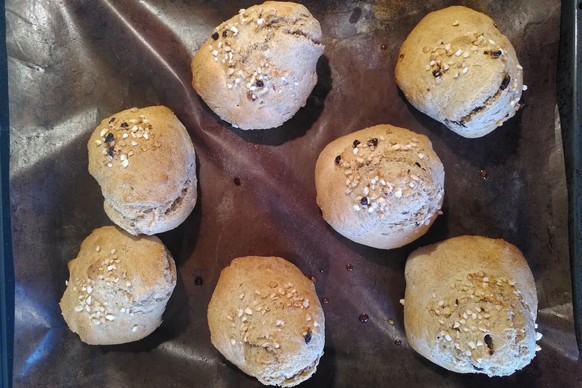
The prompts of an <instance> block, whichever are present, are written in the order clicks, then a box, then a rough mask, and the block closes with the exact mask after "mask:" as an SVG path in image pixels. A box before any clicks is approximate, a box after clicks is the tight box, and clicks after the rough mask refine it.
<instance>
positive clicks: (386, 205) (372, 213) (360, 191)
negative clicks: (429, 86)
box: [315, 124, 445, 249]
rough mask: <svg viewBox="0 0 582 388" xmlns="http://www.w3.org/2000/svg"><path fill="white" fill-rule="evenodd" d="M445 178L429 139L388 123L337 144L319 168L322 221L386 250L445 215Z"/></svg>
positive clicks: (327, 151)
mask: <svg viewBox="0 0 582 388" xmlns="http://www.w3.org/2000/svg"><path fill="white" fill-rule="evenodd" d="M444 179H445V172H444V169H443V165H442V163H441V161H440V159H439V158H438V156H437V154H436V153H435V152H434V151H433V149H432V144H431V142H430V140H429V139H428V138H427V137H426V136H423V135H420V134H417V133H414V132H412V131H409V130H408V129H404V128H398V127H394V126H392V125H387V124H383V125H377V126H374V127H370V128H366V129H363V130H360V131H357V132H354V133H351V134H349V135H346V136H343V137H340V138H339V139H336V140H334V141H333V142H331V143H329V144H328V145H327V146H326V147H325V148H324V149H323V151H322V152H321V154H320V155H319V158H318V159H317V163H316V166H315V186H316V191H317V204H318V205H319V207H320V208H321V211H322V215H323V218H324V219H325V220H326V221H327V222H328V223H329V224H330V225H331V227H332V228H334V229H335V230H336V231H337V232H338V233H340V234H341V235H343V236H345V237H347V238H349V239H350V240H352V241H355V242H357V243H360V244H364V245H368V246H371V247H374V248H381V249H392V248H398V247H401V246H403V245H406V244H408V243H410V242H412V241H414V240H416V239H417V238H419V237H420V236H422V235H424V234H425V233H426V232H427V230H428V229H429V227H430V225H431V224H432V223H433V222H434V220H435V219H436V217H437V216H438V215H439V214H440V213H441V212H440V208H441V206H442V203H443V197H444Z"/></svg>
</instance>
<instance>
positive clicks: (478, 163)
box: [4, 0, 581, 387]
mask: <svg viewBox="0 0 582 388" xmlns="http://www.w3.org/2000/svg"><path fill="white" fill-rule="evenodd" d="M304 3H305V4H306V6H307V7H308V8H309V9H310V10H311V11H312V13H313V14H314V15H315V16H316V17H317V18H318V19H319V20H320V22H321V24H322V29H323V32H324V36H325V40H324V43H325V45H326V51H325V54H324V56H323V57H322V59H321V60H320V62H319V64H318V74H319V82H318V85H317V86H316V88H315V90H314V92H313V93H312V95H311V97H310V98H309V100H308V103H307V105H306V107H305V108H303V109H302V110H301V111H300V112H299V113H298V114H297V115H296V116H295V117H294V118H293V119H292V120H290V121H289V122H288V123H286V124H285V125H283V126H282V127H281V128H278V129H275V130H270V131H257V132H244V131H241V130H237V129H234V128H232V127H231V126H229V125H228V124H226V123H224V122H222V121H220V120H219V119H218V118H217V117H216V116H215V115H214V114H213V113H212V112H211V111H210V110H209V109H208V108H207V107H206V106H205V105H204V103H203V102H202V101H201V100H200V99H199V98H198V97H197V96H196V94H195V93H194V91H193V90H192V88H191V87H190V80H191V76H190V69H189V62H190V57H191V55H192V53H193V52H194V51H195V50H196V48H198V47H199V46H200V45H201V44H202V42H204V41H205V40H206V39H207V37H208V36H210V34H211V32H212V30H213V28H214V27H215V26H216V25H218V24H219V23H220V22H221V21H222V20H225V19H227V18H229V17H231V16H232V15H234V14H236V13H237V11H238V9H239V8H245V7H248V6H249V5H251V4H252V3H251V2H249V1H240V0H239V1H195V0H191V1H187V0H183V1H180V0H176V1H171V2H168V1H163V0H147V1H140V2H125V1H112V0H109V1H106V0H101V1H92V2H77V1H55V2H39V1H32V0H30V1H16V0H9V1H8V2H7V4H6V17H7V24H6V31H7V37H6V39H7V51H8V81H9V82H8V84H9V95H10V100H9V104H10V105H9V107H10V123H11V126H10V199H11V205H10V206H11V207H10V213H11V223H12V225H11V230H12V234H13V237H12V239H13V249H14V267H15V288H14V294H15V301H16V307H15V320H14V321H15V336H14V370H13V372H14V373H13V383H14V385H15V386H19V387H37V386H59V387H60V386H75V387H77V386H114V387H117V386H140V387H149V386H152V387H153V386H160V385H163V386H175V387H180V386H201V387H202V386H204V387H207V386H214V387H233V386H239V387H254V386H259V384H258V382H256V380H254V379H252V378H249V377H248V376H245V375H244V374H243V373H241V372H240V371H239V370H238V369H237V368H235V367H234V366H232V365H231V364H229V363H228V362H227V361H225V359H224V358H223V357H222V356H221V355H220V354H219V353H218V352H217V351H216V350H215V349H214V348H213V347H212V345H211V344H210V340H209V332H208V327H207V323H206V307H207V304H208V301H209V299H210V296H211V294H212V290H213V289H214V285H215V284H216V281H217V278H218V274H219V273H220V270H221V269H222V268H223V267H224V266H226V265H227V264H228V262H229V261H230V260H231V259H232V258H234V257H237V256H243V255H249V254H253V255H278V256H282V257H285V258H287V259H289V260H290V261H292V262H293V263H295V264H296V265H297V266H298V267H299V268H300V269H301V270H302V271H303V272H304V273H305V274H306V275H309V276H313V277H314V278H315V279H316V289H317V292H318V295H320V297H321V298H322V301H325V302H327V303H324V304H323V307H324V311H325V314H326V348H325V355H324V357H323V358H322V360H321V364H320V366H319V368H318V372H317V373H316V374H315V375H314V376H313V378H312V379H310V380H309V381H308V382H306V383H305V386H314V387H320V386H338V387H365V386H385V385H387V384H393V385H395V386H447V387H448V386H450V387H458V386H467V385H470V386H489V385H500V386H576V385H579V384H580V383H581V381H580V377H579V376H580V375H581V374H580V371H579V370H577V368H579V367H580V362H579V361H578V359H579V352H578V349H577V346H576V340H575V335H574V318H573V317H574V310H573V308H572V307H573V305H572V291H571V290H572V289H571V283H570V279H571V274H572V273H574V272H571V271H570V261H569V247H568V228H567V219H568V207H567V203H568V202H567V190H566V178H565V167H564V154H563V151H562V138H561V126H560V120H559V116H558V114H557V109H556V102H557V99H556V95H557V82H556V78H557V73H558V72H557V70H558V49H559V44H560V14H561V10H562V8H561V4H560V2H559V1H542V0H535V1H526V0H518V1H514V2H505V1H501V0H499V1H488V2H480V1H462V2H452V1H444V0H430V1H423V2H406V1H390V2H388V1H377V2H371V1H306V2H304ZM452 4H463V5H467V6H470V7H472V8H474V9H477V10H479V11H483V12H485V13H487V14H489V15H491V16H492V17H494V19H495V21H496V23H497V25H498V26H499V28H500V29H501V30H502V31H503V32H504V33H505V34H506V35H508V37H509V38H510V40H511V41H512V42H513V44H514V46H515V48H516V51H517V53H518V56H519V58H520V62H521V63H522V65H523V66H524V68H525V83H526V84H527V85H528V87H529V88H528V91H527V92H526V93H525V94H524V97H523V102H524V105H525V106H524V108H523V109H521V110H520V112H519V113H518V114H517V115H516V117H514V118H513V119H511V120H510V121H509V122H507V123H506V124H505V125H504V126H503V127H501V128H499V129H497V130H496V131H495V132H493V133H492V134H491V135H488V136H486V137H484V138H482V139H463V138H460V137H458V136H457V135H455V134H453V133H451V132H450V131H449V130H447V129H446V128H444V127H443V126H442V125H440V124H438V123H436V122H435V121H433V120H431V119H429V118H428V117H426V116H424V115H423V114H421V113H419V112H418V111H416V110H415V109H414V108H413V107H412V106H410V105H409V104H408V103H407V102H406V101H405V99H404V97H403V96H402V94H401V93H400V92H399V91H398V88H397V87H396V84H395V82H394V77H393V69H394V63H395V62H394V59H395V58H396V54H397V52H398V48H399V46H400V43H401V42H402V41H403V39H404V38H405V37H406V35H407V34H408V32H409V31H410V30H411V29H412V27H413V26H414V25H415V24H416V23H417V22H418V21H419V20H420V19H421V18H422V17H423V16H424V15H425V14H426V13H427V12H429V11H431V10H435V9H439V8H442V7H445V6H448V5H452ZM564 4H566V3H564ZM565 12H566V11H565ZM65 42H66V44H65ZM540 58H544V60H540ZM570 103H572V101H570ZM154 104H164V105H166V106H169V107H170V108H171V109H173V110H174V111H175V112H176V114H177V115H178V117H179V118H180V119H181V120H182V122H183V123H184V124H185V126H186V127H187V129H188V131H189V133H190V135H191V137H192V140H193V142H194V144H195V146H196V149H197V153H198V165H199V168H198V177H199V179H200V188H199V203H198V204H197V207H196V209H195V210H194V212H193V213H192V215H191V216H190V217H189V218H188V219H187V220H186V222H185V223H184V224H183V225H181V226H180V227H178V228H177V229H175V230H173V231H171V232H167V233H164V234H162V235H160V238H161V239H162V240H163V241H164V243H165V244H166V245H167V246H168V247H169V249H170V251H171V252H172V254H173V255H174V257H175V259H176V262H177V267H178V285H177V287H176V290H175V292H174V295H173V296H172V299H171V300H170V303H169V304H168V308H167V310H166V313H165V315H164V322H163V324H162V326H161V327H160V328H159V329H158V330H157V331H156V332H155V333H153V334H152V335H151V336H149V337H147V338H145V339H144V340H142V341H138V342H136V343H132V344H126V345H119V346H88V345H85V344H83V343H81V342H80V341H79V340H78V337H77V336H76V335H74V334H73V333H71V332H70V331H69V330H68V328H67V327H66V325H65V323H64V321H63V319H62V317H61V315H60V311H59V308H58V300H59V299H60V297H61V295H62V293H63V291H64V287H65V280H66V279H67V277H68V273H67V267H66V263H67V262H68V261H69V260H70V259H72V258H73V257H75V255H76V253H77V251H78V249H79V245H80V243H81V241H82V240H83V239H84V238H85V237H86V236H87V235H88V234H89V233H90V231H91V230H93V229H94V228H96V227H99V226H102V225H108V224H111V222H110V221H109V220H108V218H107V217H106V215H105V214H104V212H103V210H102V196H101V193H100V190H99V187H98V185H97V184H96V182H95V181H94V180H93V179H92V178H91V177H90V176H89V174H88V172H87V155H86V142H87V139H88V137H89V134H90V132H91V131H92V130H93V128H94V127H95V126H96V124H97V123H98V122H99V121H100V120H101V119H102V118H103V117H106V116H108V115H110V114H113V113H115V112H117V111H120V110H122V109H125V108H129V107H131V106H146V105H154ZM383 122H384V123H390V124H393V125H399V126H403V127H407V128H409V129H411V130H414V131H417V132H419V133H422V134H425V135H427V136H429V138H430V139H431V140H432V142H433V145H434V148H435V150H436V152H437V153H438V154H439V156H440V157H441V159H442V160H443V164H444V166H445V171H446V174H447V176H446V183H445V185H446V186H445V191H446V194H445V203H444V208H443V210H444V215H443V216H442V217H439V220H438V221H437V222H436V223H435V224H434V225H433V227H432V228H431V229H430V231H429V233H427V235H425V236H424V237H423V238H421V239H419V240H418V241H416V242H414V243H413V244H410V245H409V246H406V247H404V248H401V249H396V250H390V251H382V250H376V249H373V248H368V247H364V246H360V245H358V244H355V243H352V242H350V241H347V240H346V239H344V238H343V237H341V236H339V235H338V234H337V233H335V232H334V231H333V230H332V229H331V228H330V227H329V226H327V224H326V223H325V222H324V221H323V220H322V219H321V216H320V213H319V209H318V208H317V205H316V204H315V188H314V182H313V168H314V164H315V160H316V158H317V156H318V154H319V152H320V151H321V149H323V147H324V146H325V145H326V144H327V143H328V142H329V141H331V140H333V139H335V138H337V137H338V136H341V135H344V134H346V133H350V132H353V131H355V130H358V129H361V128H363V127H366V126H370V125H374V124H378V123H383ZM565 125H566V123H565V122H564V126H565ZM564 129H565V127H564ZM4 209H5V208H4ZM461 234H480V235H486V236H489V237H502V238H505V239H506V240H508V241H510V242H512V243H514V244H515V245H517V246H518V247H519V248H520V249H521V250H522V251H523V252H524V254H525V256H526V258H527V259H528V263H529V264H530V267H531V268H532V271H533V273H534V276H535V279H536V285H537V289H538V295H539V299H540V305H539V319H538V322H539V325H540V328H539V330H540V331H541V332H542V333H543V334H544V337H543V339H542V341H541V346H542V348H543V350H542V351H541V352H540V353H538V355H537V356H536V358H535V359H534V360H533V362H532V364H531V365H529V366H528V367H527V368H525V369H524V370H522V371H519V372H517V373H515V374H514V375H512V376H510V377H508V378H494V379H489V378H487V377H485V376H480V375H459V374H454V373H450V372H447V371H446V370H443V369H442V368H439V367H437V366H435V365H433V364H432V363H430V362H428V361H426V360H425V359H423V358H422V357H420V356H418V355H417V354H416V353H415V352H414V351H413V350H412V349H411V348H410V347H409V346H408V344H407V343H406V338H405V335H404V330H403V323H402V307H401V305H400V304H399V303H398V301H399V299H400V298H402V297H403V295H404V286H405V284H404V277H403V269H404V263H405V259H406V257H407V255H408V254H409V253H410V252H411V251H412V250H413V249H415V248H417V247H419V246H422V245H425V244H428V243H432V242H436V241H440V240H443V239H445V238H448V237H453V236H457V235H461ZM362 314H367V315H368V317H369V318H368V320H367V321H366V322H365V323H362V322H360V319H359V318H360V316H361V315H362Z"/></svg>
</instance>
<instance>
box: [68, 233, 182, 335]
mask: <svg viewBox="0 0 582 388" xmlns="http://www.w3.org/2000/svg"><path fill="white" fill-rule="evenodd" d="M69 272H70V277H69V280H68V282H67V288H66V289H65V293H64V295H63V298H62V299H61V302H60V307H61V311H62V313H63V317H64V318H65V321H66V322H67V325H68V326H69V328H70V329H71V330H72V331H73V332H75V333H77V334H78V335H79V337H80V338H81V341H83V342H85V343H88V344H90V345H114V344H122V343H126V342H132V341H137V340H139V339H142V338H144V337H145V336H147V335H148V334H150V333H151V332H153V331H154V330H155V329H156V328H157V327H158V326H160V324H161V322H162V313H163V312H164V309H165V308H166V303H167V302H168V299H170V296H171V295H172V291H173V290H174V287H175V285H176V266H175V264H174V260H173V259H172V256H171V255H170V253H169V252H168V251H167V249H166V248H165V247H164V244H162V242H161V241H160V240H159V239H158V238H157V237H155V236H140V237H134V236H131V235H129V234H128V233H126V232H124V231H123V230H121V229H119V228H116V227H114V226H105V227H103V228H99V229H96V230H94V231H93V232H92V233H91V234H90V235H89V236H88V237H87V238H86V239H85V241H83V243H82V244H81V249H80V250H79V254H78V255H77V257H76V258H75V259H73V260H71V261H70V262H69Z"/></svg>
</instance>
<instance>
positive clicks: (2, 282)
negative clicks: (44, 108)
mask: <svg viewBox="0 0 582 388" xmlns="http://www.w3.org/2000/svg"><path fill="white" fill-rule="evenodd" d="M0 8H1V9H4V1H0ZM6 58H7V57H6V18H5V14H4V12H2V14H0V387H9V386H11V383H12V354H13V351H12V343H13V339H14V270H13V264H12V238H11V230H10V192H9V189H8V174H9V171H8V170H9V169H8V162H9V156H10V150H9V144H10V141H9V137H10V125H9V115H8V69H7V60H6Z"/></svg>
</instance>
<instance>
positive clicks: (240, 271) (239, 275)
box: [208, 256, 325, 387]
mask: <svg viewBox="0 0 582 388" xmlns="http://www.w3.org/2000/svg"><path fill="white" fill-rule="evenodd" d="M208 326H209V328H210V335H211V340H212V344H213V345H214V346H215V347H216V349H218V351H219V352H220V353H222V355H224V357H226V359H227V360H229V361H230V362H232V363H233V364H235V365H236V366H237V367H239V368H240V369H241V370H242V371H243V372H245V373H246V374H248V375H251V376H254V377H256V378H257V379H258V380H259V381H260V382H261V383H263V384H265V385H278V386H282V387H292V386H294V385H297V384H299V383H301V382H302V381H304V380H307V379H308V378H309V377H311V375H312V374H313V373H315V370H316V369H317V365H318V363H319V359H320V358H321V356H322V355H323V346H324V343H325V319H324V316H323V309H322V308H321V304H320V303H319V299H318V297H317V295H316V293H315V287H314V285H313V282H312V281H311V280H309V279H308V278H307V277H306V276H305V275H303V274H302V273H301V271H300V270H299V269H298V268H297V267H296V266H294V265H293V264H291V263H290V262H288V261H286V260H284V259H281V258H279V257H258V256H248V257H241V258H237V259H234V260H233V261H232V262H231V263H230V265H229V266H228V267H226V268H225V269H223V270H222V272H221V274H220V278H219V279H218V284H217V285H216V289H215V290H214V293H213V294H212V298H211V300H210V304H209V305H208Z"/></svg>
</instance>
